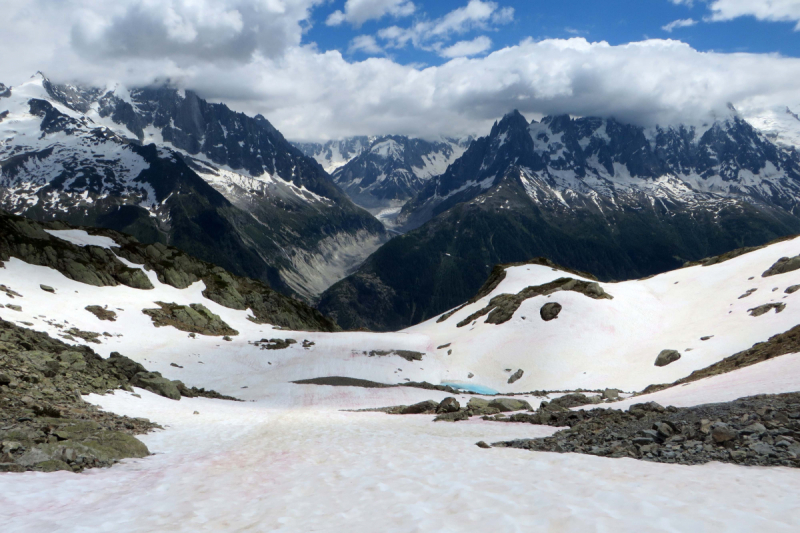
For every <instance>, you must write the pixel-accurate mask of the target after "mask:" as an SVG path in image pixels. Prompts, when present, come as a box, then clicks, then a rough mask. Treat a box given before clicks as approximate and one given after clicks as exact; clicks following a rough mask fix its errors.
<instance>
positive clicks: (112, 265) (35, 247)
mask: <svg viewBox="0 0 800 533" xmlns="http://www.w3.org/2000/svg"><path fill="white" fill-rule="evenodd" d="M45 229H67V227H66V226H62V225H59V224H48V225H45V224H42V223H39V222H34V221H32V220H28V219H25V218H22V217H16V216H13V215H9V214H6V213H4V212H2V211H0V265H1V264H2V262H3V261H8V260H9V259H10V258H12V257H16V258H18V259H21V260H22V261H25V262H26V263H29V264H32V265H38V266H46V267H50V268H53V269H55V270H58V271H59V272H61V273H62V274H64V275H65V276H66V277H68V278H69V279H72V280H75V281H78V282H80V283H86V284H87V285H94V286H96V287H106V286H116V285H127V286H128V287H133V288H135V289H152V288H153V285H152V284H151V283H150V280H149V279H148V278H147V276H146V275H145V273H144V272H142V271H141V270H139V269H137V268H130V267H128V266H126V265H125V264H124V263H123V262H122V261H120V260H119V259H118V258H117V256H116V255H115V254H114V252H112V251H111V250H108V249H106V248H100V247H99V246H83V247H81V246H77V245H75V244H72V243H70V242H67V241H65V240H63V239H59V238H57V237H53V236H52V235H50V234H49V233H47V232H45V231H44V230H45Z"/></svg>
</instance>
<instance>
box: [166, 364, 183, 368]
mask: <svg viewBox="0 0 800 533" xmlns="http://www.w3.org/2000/svg"><path fill="white" fill-rule="evenodd" d="M169 366H174V367H175V368H183V367H182V366H181V365H179V364H178V363H170V364H169Z"/></svg>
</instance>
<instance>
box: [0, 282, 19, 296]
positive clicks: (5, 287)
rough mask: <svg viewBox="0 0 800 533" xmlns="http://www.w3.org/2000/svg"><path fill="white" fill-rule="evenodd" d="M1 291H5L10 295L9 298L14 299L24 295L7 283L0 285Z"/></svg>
mask: <svg viewBox="0 0 800 533" xmlns="http://www.w3.org/2000/svg"><path fill="white" fill-rule="evenodd" d="M0 292H2V293H5V295H6V296H8V297H9V298H12V299H13V298H14V297H17V298H22V295H21V294H20V293H18V292H17V291H14V290H12V289H11V287H8V286H6V285H0Z"/></svg>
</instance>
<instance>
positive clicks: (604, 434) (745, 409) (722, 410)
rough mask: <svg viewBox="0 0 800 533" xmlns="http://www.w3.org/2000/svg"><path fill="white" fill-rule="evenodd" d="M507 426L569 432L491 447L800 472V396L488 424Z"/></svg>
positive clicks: (542, 412)
mask: <svg viewBox="0 0 800 533" xmlns="http://www.w3.org/2000/svg"><path fill="white" fill-rule="evenodd" d="M488 419H490V420H497V421H499V422H507V423H530V424H545V425H550V426H555V427H559V426H568V429H564V430H561V431H558V432H557V433H555V434H554V435H552V436H550V437H546V438H543V439H522V440H514V441H509V442H504V443H495V444H494V445H493V447H498V446H502V447H513V448H523V449H528V450H537V451H551V452H559V453H585V454H591V455H599V456H604V457H631V458H635V459H642V460H646V461H656V462H663V463H679V464H703V463H708V462H710V461H720V462H728V463H737V464H741V465H761V466H790V467H795V468H798V467H800V444H798V443H797V442H796V441H797V440H798V439H796V437H795V435H796V434H797V432H798V431H800V393H789V394H779V395H759V396H753V397H750V398H740V399H738V400H735V401H733V402H726V403H718V404H707V405H699V406H696V407H688V408H676V407H668V408H664V407H663V406H660V405H658V404H655V403H653V402H650V403H647V404H636V405H633V406H631V407H630V409H629V410H628V411H619V410H615V409H592V410H585V411H581V410H576V411H571V410H568V409H555V410H554V409H552V406H551V405H548V404H547V402H543V403H542V406H541V407H540V408H539V410H537V411H536V412H535V413H532V414H529V413H518V414H514V415H511V416H509V417H505V418H500V419H498V418H488Z"/></svg>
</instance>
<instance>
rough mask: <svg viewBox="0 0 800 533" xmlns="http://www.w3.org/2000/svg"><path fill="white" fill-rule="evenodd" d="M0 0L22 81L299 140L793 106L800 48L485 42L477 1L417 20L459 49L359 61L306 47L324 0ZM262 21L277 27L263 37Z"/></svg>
mask: <svg viewBox="0 0 800 533" xmlns="http://www.w3.org/2000/svg"><path fill="white" fill-rule="evenodd" d="M2 1H3V2H4V4H3V15H4V16H3V17H0V35H2V36H3V41H4V42H5V43H7V44H6V53H3V54H0V77H1V78H0V82H3V83H5V84H7V85H12V86H13V85H18V84H19V83H21V82H23V81H25V80H26V79H27V78H29V77H30V76H31V75H32V74H33V73H34V72H36V71H37V70H42V71H43V72H45V73H46V74H47V75H48V76H50V77H51V78H52V79H53V80H54V81H59V82H79V83H87V84H92V85H97V86H106V85H107V84H110V83H115V82H119V83H121V84H122V85H125V86H127V87H136V86H143V85H149V84H152V83H155V82H161V83H163V82H165V81H168V82H169V83H171V84H173V85H176V86H180V87H183V88H187V89H193V90H196V91H197V92H198V93H199V94H200V95H201V96H202V97H204V98H207V99H209V100H211V101H217V102H219V101H223V102H225V103H227V104H228V105H229V106H230V107H231V108H233V109H236V110H238V111H243V112H246V113H249V114H256V113H262V114H264V115H265V116H266V117H267V118H268V119H269V120H270V121H271V122H273V124H275V126H276V127H277V128H279V129H280V130H281V131H282V132H283V133H284V134H285V135H286V136H287V137H288V138H293V139H299V140H322V139H328V138H339V137H342V136H347V135H361V134H386V133H397V134H407V135H415V136H423V137H432V136H437V135H458V134H463V133H477V134H485V133H486V132H487V131H488V128H489V127H490V126H491V124H492V122H493V121H494V120H496V119H497V118H498V117H500V116H502V115H503V114H504V113H506V112H508V111H509V110H511V109H514V108H517V109H519V110H520V111H521V112H523V113H525V114H527V115H528V116H532V117H533V116H537V115H544V114H557V113H568V114H572V115H577V116H586V115H597V116H604V117H616V118H618V119H620V120H624V121H628V122H632V123H635V124H641V125H652V124H656V123H660V124H673V123H677V122H690V123H695V122H697V121H703V120H707V119H708V118H709V117H713V116H714V115H715V114H717V115H720V114H724V113H727V107H726V105H727V103H728V102H731V103H733V104H734V105H735V106H736V107H737V109H739V110H740V111H742V112H744V113H750V112H756V111H758V110H759V109H766V108H770V107H774V106H776V105H783V106H786V105H793V104H795V103H796V102H797V94H800V59H797V58H788V57H781V56H778V55H769V54H743V53H737V54H725V53H716V52H698V51H697V50H695V49H693V48H692V47H691V46H689V45H688V44H685V43H682V42H680V41H677V40H646V41H641V42H635V43H628V44H623V45H610V44H608V43H606V42H602V41H601V42H590V41H588V40H587V39H585V38H577V37H576V38H571V39H548V40H540V41H537V40H532V39H528V40H525V41H522V42H520V43H519V44H517V45H515V46H509V47H506V48H503V49H500V50H496V51H493V52H491V53H487V52H488V51H489V50H490V48H488V43H487V41H484V40H481V39H478V38H476V35H467V34H466V33H467V32H468V31H471V30H469V29H465V28H473V29H474V28H476V27H477V25H479V24H485V25H486V27H487V28H489V29H491V28H492V24H495V22H493V19H494V20H497V16H496V14H497V13H500V12H502V7H501V6H499V5H495V6H494V8H493V9H492V10H491V13H489V14H488V15H487V12H488V11H487V10H486V9H485V7H486V6H482V5H478V4H479V3H478V2H471V3H470V4H472V5H473V7H472V8H471V10H469V11H467V10H465V11H464V12H459V14H458V16H456V15H454V16H452V17H449V18H448V17H443V18H442V19H436V20H430V21H423V22H426V24H427V25H426V27H425V29H424V31H420V32H419V39H420V41H419V42H420V44H421V45H422V46H426V47H433V46H438V47H439V48H438V50H437V49H435V48H432V50H433V51H435V52H437V51H438V52H439V53H442V54H448V55H452V56H460V57H456V58H454V59H451V60H449V61H447V62H445V63H444V64H441V65H436V66H427V67H422V66H418V65H405V64H399V63H398V62H396V61H394V60H393V59H391V58H390V57H385V56H384V57H370V58H368V59H365V60H361V61H356V60H352V59H348V58H346V57H344V56H343V55H342V54H341V53H340V52H338V51H327V52H323V51H320V50H319V49H318V48H317V46H315V45H314V44H313V43H304V42H303V39H304V35H306V34H305V31H306V29H307V28H308V25H309V24H311V20H312V14H313V8H314V6H315V5H317V4H318V3H319V2H318V1H317V0H292V1H291V2H290V1H289V0H216V1H214V2H212V1H211V0H163V1H161V2H158V3H156V2H155V0H117V1H115V2H99V1H95V0H2ZM470 4H465V5H464V8H466V7H469V5H470ZM480 4H489V2H480ZM489 7H491V6H489ZM470 13H471V15H470ZM503 16H506V17H507V15H503ZM264 28H267V29H272V30H274V31H273V33H272V34H271V35H261V34H260V33H262V30H263V29H264ZM434 28H439V29H437V30H435V31H434ZM406 29H407V28H406ZM402 31H403V28H398V34H397V35H396V36H395V38H397V39H399V38H400V35H401V33H402ZM137 32H145V34H146V35H149V38H150V39H151V40H152V41H153V44H148V43H146V42H143V41H145V40H147V39H146V38H145V36H143V35H137ZM147 32H149V33H147ZM428 36H431V37H428ZM433 36H436V37H433ZM443 36H445V37H443ZM459 36H462V37H461V38H458V37H459ZM369 37H370V36H366V37H363V38H359V39H357V40H354V41H353V42H352V43H351V46H352V47H353V49H354V50H356V49H357V50H361V51H365V52H367V53H369V54H372V55H380V54H379V49H381V48H385V45H386V44H387V43H393V42H394V41H392V40H391V39H385V38H382V37H380V36H372V39H371V40H370V39H369ZM115 38H117V39H116V42H113V43H112V42H111V41H113V40H114V39H115ZM487 39H488V37H487ZM9 43H11V44H9ZM156 43H159V44H158V46H156ZM483 44H486V47H485V48H484V46H483ZM479 45H480V46H479ZM470 47H472V48H470ZM481 48H483V50H482V51H480V52H475V51H476V50H480V49H481ZM9 50H13V53H10V52H9ZM481 54H486V55H481ZM0 112H2V100H0Z"/></svg>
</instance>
